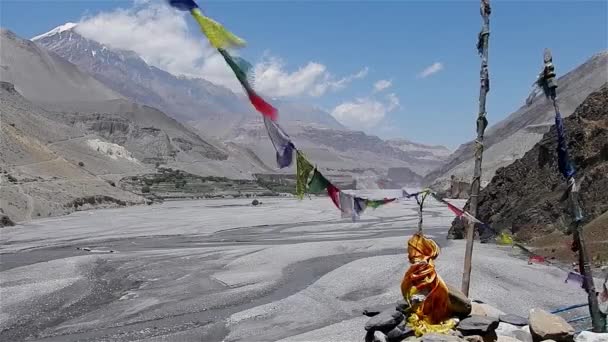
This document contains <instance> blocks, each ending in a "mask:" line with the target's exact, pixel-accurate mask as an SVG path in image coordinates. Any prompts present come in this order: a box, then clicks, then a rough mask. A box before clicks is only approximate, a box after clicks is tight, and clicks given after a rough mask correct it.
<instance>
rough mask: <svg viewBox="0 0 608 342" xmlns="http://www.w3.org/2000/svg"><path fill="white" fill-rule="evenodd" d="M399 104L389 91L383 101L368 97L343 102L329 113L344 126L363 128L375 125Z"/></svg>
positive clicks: (395, 96)
mask: <svg viewBox="0 0 608 342" xmlns="http://www.w3.org/2000/svg"><path fill="white" fill-rule="evenodd" d="M400 106H401V105H400V103H399V98H398V97H397V95H395V94H393V93H390V94H388V95H387V96H386V101H385V102H383V101H379V100H376V99H373V98H370V97H365V98H359V99H356V100H355V101H348V102H344V103H342V104H340V105H338V106H336V108H334V109H333V110H332V112H331V115H332V116H333V117H334V118H335V119H336V120H338V121H339V122H340V123H342V124H343V125H345V126H348V127H350V128H354V129H363V130H365V129H370V128H372V127H374V126H377V125H378V124H379V123H380V122H382V120H383V119H384V117H385V116H386V114H387V113H390V112H392V111H394V110H395V109H397V108H399V107H400Z"/></svg>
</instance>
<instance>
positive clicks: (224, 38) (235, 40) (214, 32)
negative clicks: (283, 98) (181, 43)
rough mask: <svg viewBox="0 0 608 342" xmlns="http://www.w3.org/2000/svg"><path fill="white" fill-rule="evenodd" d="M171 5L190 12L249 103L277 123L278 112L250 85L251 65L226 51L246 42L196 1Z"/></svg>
mask: <svg viewBox="0 0 608 342" xmlns="http://www.w3.org/2000/svg"><path fill="white" fill-rule="evenodd" d="M168 1H169V5H171V6H172V7H174V8H176V9H178V10H180V11H189V12H190V14H191V15H192V17H193V18H194V20H196V22H197V23H198V25H199V26H200V28H201V31H202V32H203V34H204V35H205V36H206V37H207V39H208V40H209V44H211V46H213V47H214V48H216V49H217V51H218V52H219V53H220V54H221V55H222V57H224V60H225V61H226V63H227V64H228V66H229V67H230V69H232V72H233V73H234V75H235V76H236V78H237V79H238V80H239V83H241V86H242V87H243V89H244V90H245V92H246V93H247V97H248V98H249V102H251V104H252V105H253V107H254V108H255V109H256V110H257V111H258V112H260V113H261V114H262V115H263V116H265V117H268V118H269V119H270V120H273V121H275V120H276V119H277V116H278V111H277V109H276V108H274V107H273V106H272V105H271V104H269V103H268V102H266V101H265V100H264V99H263V98H262V97H261V96H259V95H258V94H257V93H256V92H255V91H254V90H253V88H252V87H251V85H250V84H249V81H248V79H247V71H249V69H250V68H251V64H249V63H247V62H245V61H244V60H243V59H242V58H235V57H232V56H231V55H230V54H229V53H228V51H226V49H230V48H240V47H243V46H245V41H244V40H243V39H241V38H239V37H238V36H236V35H235V34H233V33H232V32H230V31H228V30H227V29H226V28H224V26H222V25H221V24H220V23H218V22H217V21H215V20H213V19H211V18H209V17H207V16H205V15H204V14H203V12H202V11H201V10H200V8H199V7H198V5H197V4H196V2H194V0H168Z"/></svg>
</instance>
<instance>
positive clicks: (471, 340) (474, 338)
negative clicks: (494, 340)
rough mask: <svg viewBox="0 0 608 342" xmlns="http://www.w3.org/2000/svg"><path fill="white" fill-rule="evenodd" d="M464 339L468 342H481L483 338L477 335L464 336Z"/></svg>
mask: <svg viewBox="0 0 608 342" xmlns="http://www.w3.org/2000/svg"><path fill="white" fill-rule="evenodd" d="M464 339H465V340H467V341H468V342H483V337H481V336H479V335H471V336H466V337H465V338H464Z"/></svg>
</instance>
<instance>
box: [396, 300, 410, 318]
mask: <svg viewBox="0 0 608 342" xmlns="http://www.w3.org/2000/svg"><path fill="white" fill-rule="evenodd" d="M395 310H397V311H399V312H401V313H402V314H404V315H407V314H408V313H409V311H410V305H409V304H408V302H406V301H405V300H403V299H402V300H400V301H398V302H397V306H396V307H395Z"/></svg>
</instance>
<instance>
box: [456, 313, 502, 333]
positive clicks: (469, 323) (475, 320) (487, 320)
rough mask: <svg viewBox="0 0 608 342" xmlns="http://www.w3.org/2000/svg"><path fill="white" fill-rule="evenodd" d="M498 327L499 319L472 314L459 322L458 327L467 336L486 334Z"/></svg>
mask: <svg viewBox="0 0 608 342" xmlns="http://www.w3.org/2000/svg"><path fill="white" fill-rule="evenodd" d="M497 327H498V319H494V318H491V317H485V316H470V317H467V318H465V319H463V320H462V321H460V323H458V326H457V327H456V329H458V331H460V332H462V333H463V334H464V335H465V336H470V335H486V334H488V333H491V332H494V330H496V328H497Z"/></svg>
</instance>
